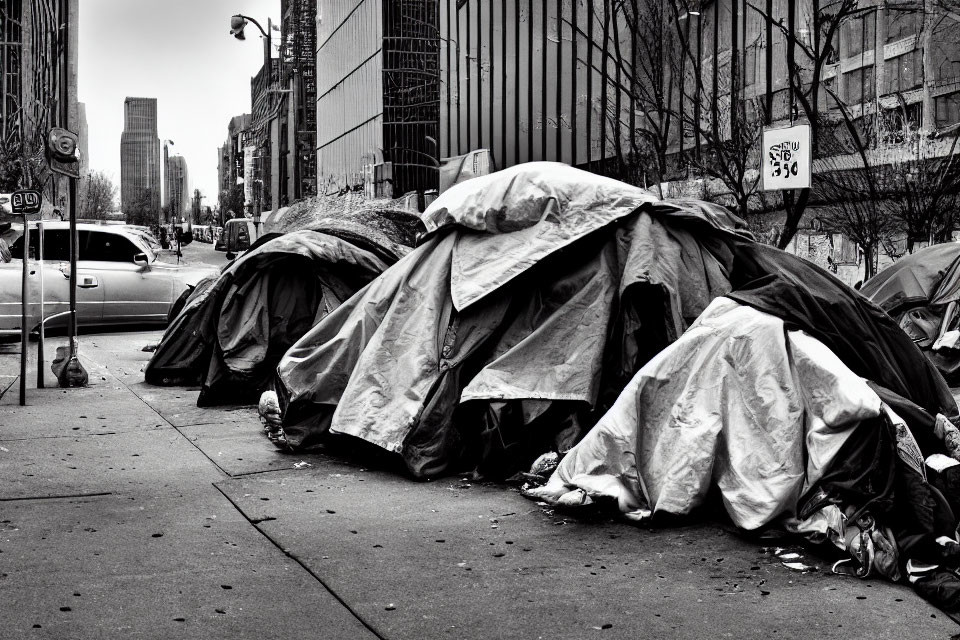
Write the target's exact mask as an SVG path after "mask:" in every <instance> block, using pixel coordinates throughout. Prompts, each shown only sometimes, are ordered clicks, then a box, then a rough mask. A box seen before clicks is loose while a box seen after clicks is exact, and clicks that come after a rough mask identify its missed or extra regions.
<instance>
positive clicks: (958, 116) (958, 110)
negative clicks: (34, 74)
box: [933, 92, 960, 127]
mask: <svg viewBox="0 0 960 640" xmlns="http://www.w3.org/2000/svg"><path fill="white" fill-rule="evenodd" d="M933 103H934V111H935V112H936V122H937V127H948V126H950V125H952V124H956V123H958V122H960V92H957V93H948V94H947V95H945V96H938V97H937V98H935V99H934V101H933Z"/></svg>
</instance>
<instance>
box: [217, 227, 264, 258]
mask: <svg viewBox="0 0 960 640" xmlns="http://www.w3.org/2000/svg"><path fill="white" fill-rule="evenodd" d="M259 235H260V234H258V233H257V226H256V225H255V224H253V220H249V219H247V218H234V219H233V220H227V223H226V224H225V225H223V233H221V234H220V239H219V240H218V241H217V244H216V245H215V246H214V249H216V250H217V251H226V252H227V258H229V259H230V260H233V258H234V257H236V255H237V254H238V253H240V252H241V251H246V250H247V249H249V248H250V245H252V244H253V243H254V242H256V241H257V238H258V237H259Z"/></svg>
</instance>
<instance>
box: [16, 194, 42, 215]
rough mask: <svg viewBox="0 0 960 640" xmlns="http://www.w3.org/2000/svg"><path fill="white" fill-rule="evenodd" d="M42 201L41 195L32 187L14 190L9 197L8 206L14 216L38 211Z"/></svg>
mask: <svg viewBox="0 0 960 640" xmlns="http://www.w3.org/2000/svg"><path fill="white" fill-rule="evenodd" d="M42 203H43V195H42V194H41V193H40V192H39V191H36V190H34V189H21V190H20V191H14V192H13V195H12V196H11V197H10V208H11V209H12V210H13V215H16V216H23V215H29V214H33V213H40V205H41V204H42Z"/></svg>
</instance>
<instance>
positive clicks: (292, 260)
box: [144, 213, 419, 406]
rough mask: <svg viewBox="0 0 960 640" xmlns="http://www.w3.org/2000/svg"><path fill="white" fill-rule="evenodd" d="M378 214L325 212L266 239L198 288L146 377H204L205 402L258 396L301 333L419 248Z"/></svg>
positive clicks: (178, 380) (173, 380)
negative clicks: (311, 225) (373, 217)
mask: <svg viewBox="0 0 960 640" xmlns="http://www.w3.org/2000/svg"><path fill="white" fill-rule="evenodd" d="M403 216H405V217H406V220H407V221H409V220H410V219H413V220H414V221H416V222H417V225H419V221H418V220H416V219H415V218H413V216H410V215H409V214H406V213H404V214H403ZM368 220H369V218H363V217H361V216H359V215H358V216H354V217H352V218H350V219H344V218H338V219H329V220H325V221H317V222H315V225H316V227H317V228H319V229H323V230H324V231H325V232H321V231H317V230H304V231H297V232H293V233H288V234H285V235H281V234H268V236H265V237H263V238H261V239H260V240H258V241H257V243H255V244H254V246H253V247H251V248H250V250H249V251H247V252H246V253H245V254H244V255H243V256H242V257H240V258H238V259H237V260H235V261H233V262H232V263H230V264H229V265H228V266H227V267H226V268H224V270H223V272H222V273H221V274H220V276H219V277H217V278H214V279H211V280H210V281H206V282H203V283H201V284H200V285H199V286H198V287H197V288H196V290H195V291H193V292H192V294H191V295H190V297H189V298H188V299H187V301H186V304H185V305H184V307H183V309H182V311H181V312H180V313H179V315H178V316H177V317H176V318H175V319H174V320H173V321H172V322H171V324H170V326H169V327H168V328H167V331H166V332H165V333H164V337H163V339H162V340H161V342H160V344H159V345H158V347H157V350H156V352H155V353H154V355H153V357H152V358H151V360H150V363H149V364H148V365H147V368H146V369H145V372H144V373H145V377H146V381H147V382H148V383H151V384H159V385H179V384H196V383H201V384H202V385H203V386H202V390H201V393H200V396H199V399H198V404H199V405H200V406H205V405H212V404H222V403H231V404H236V403H243V402H249V403H254V402H256V399H257V397H258V395H259V393H260V391H262V389H263V388H264V387H265V386H266V385H267V383H268V381H269V380H270V378H271V377H272V375H273V371H274V368H275V367H276V364H277V362H278V361H279V359H280V357H281V356H282V355H283V353H284V352H285V351H286V349H287V348H288V347H289V346H290V345H291V344H293V342H294V341H295V340H296V339H297V338H299V337H300V336H301V335H303V333H304V332H306V331H307V330H308V329H309V328H310V327H311V326H313V324H315V323H316V322H317V321H318V320H319V319H320V318H322V317H323V316H325V315H326V314H327V313H329V312H330V311H332V310H333V309H335V308H336V307H337V306H338V305H339V304H340V303H341V302H342V301H343V300H345V299H347V298H349V297H350V296H351V295H353V293H354V292H356V291H357V290H359V289H361V288H362V287H363V286H364V285H366V284H367V283H368V282H369V281H370V280H372V279H373V278H374V277H376V276H377V275H379V274H380V273H381V272H383V271H384V270H385V269H386V268H387V266H389V265H390V264H392V263H393V262H396V260H397V259H398V258H399V257H400V256H401V255H403V254H405V253H406V252H407V251H409V249H408V247H407V246H406V244H404V243H409V244H412V243H413V234H412V233H408V229H407V228H404V229H401V230H400V231H397V230H396V229H392V232H390V231H391V229H390V226H389V225H385V226H386V227H387V230H386V231H385V230H384V229H383V228H381V227H370V226H367V225H366V224H365V222H367V221H368ZM414 228H416V227H415V226H412V225H411V226H410V227H409V229H414Z"/></svg>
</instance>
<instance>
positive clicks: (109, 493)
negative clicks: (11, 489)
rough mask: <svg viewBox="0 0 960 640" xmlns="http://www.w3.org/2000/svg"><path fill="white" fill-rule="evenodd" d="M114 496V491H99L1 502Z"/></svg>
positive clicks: (3, 499) (29, 497) (24, 497)
mask: <svg viewBox="0 0 960 640" xmlns="http://www.w3.org/2000/svg"><path fill="white" fill-rule="evenodd" d="M112 495H113V492H112V491H97V492H95V493H65V494H63V495H58V496H23V497H20V498H0V502H21V501H24V500H65V499H70V498H96V497H98V496H112Z"/></svg>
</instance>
